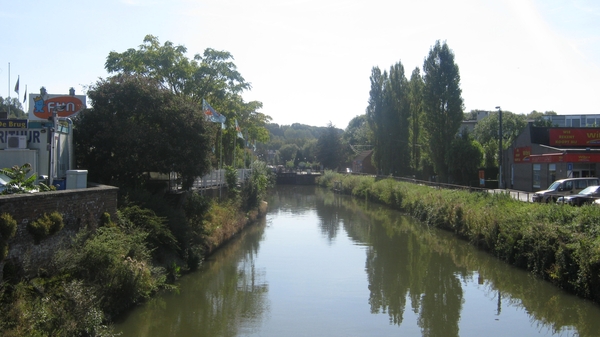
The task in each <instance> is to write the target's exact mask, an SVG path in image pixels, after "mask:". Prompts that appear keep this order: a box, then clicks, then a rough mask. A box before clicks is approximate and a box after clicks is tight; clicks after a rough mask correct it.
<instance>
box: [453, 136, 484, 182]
mask: <svg viewBox="0 0 600 337" xmlns="http://www.w3.org/2000/svg"><path fill="white" fill-rule="evenodd" d="M446 162H447V163H448V169H449V171H450V174H451V175H452V176H453V178H454V181H455V182H457V183H459V184H461V185H467V186H469V185H473V184H474V185H475V186H477V179H478V174H477V172H478V169H479V168H481V165H482V163H483V147H482V146H481V144H479V143H478V142H477V141H476V140H474V139H473V138H472V137H471V135H470V134H468V133H467V132H463V133H461V135H460V136H459V137H457V138H455V139H454V140H453V141H452V144H451V145H450V148H449V149H448V152H447V153H446ZM472 183H473V184H472Z"/></svg>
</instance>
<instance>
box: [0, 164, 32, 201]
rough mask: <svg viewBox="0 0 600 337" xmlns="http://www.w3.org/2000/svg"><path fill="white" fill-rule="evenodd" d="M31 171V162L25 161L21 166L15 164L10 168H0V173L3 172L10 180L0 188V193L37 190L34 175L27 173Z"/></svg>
mask: <svg viewBox="0 0 600 337" xmlns="http://www.w3.org/2000/svg"><path fill="white" fill-rule="evenodd" d="M30 171H31V164H29V163H25V164H23V165H22V166H18V165H15V166H13V167H10V168H3V169H0V173H1V174H4V175H5V176H7V177H8V178H10V181H9V182H8V183H7V184H6V186H5V187H4V190H2V193H0V194H13V193H15V194H18V193H29V192H31V191H37V186H35V181H36V175H35V174H32V175H29V172H30Z"/></svg>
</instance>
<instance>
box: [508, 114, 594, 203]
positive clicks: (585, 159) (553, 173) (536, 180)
mask: <svg viewBox="0 0 600 337" xmlns="http://www.w3.org/2000/svg"><path fill="white" fill-rule="evenodd" d="M590 116H594V117H590V118H589V119H588V118H585V116H584V118H583V121H584V122H583V123H582V122H581V121H582V119H581V118H580V119H579V122H575V123H574V122H573V120H575V118H574V117H573V116H570V118H568V119H569V120H570V122H569V123H568V125H577V126H566V125H567V123H565V124H564V125H565V126H561V127H535V126H533V124H532V123H528V125H527V127H526V128H525V129H524V130H523V132H521V134H520V135H519V136H518V137H517V139H515V141H514V142H513V143H512V144H511V145H510V147H509V148H508V149H506V150H505V151H504V152H503V156H502V157H503V163H502V166H503V168H507V169H504V170H503V171H504V172H503V177H502V178H503V181H505V182H506V183H505V187H506V188H510V189H516V190H522V191H531V192H533V191H539V190H544V189H546V188H547V187H548V186H550V184H552V182H554V181H555V180H558V179H564V178H578V177H597V176H598V173H599V172H600V170H599V164H600V128H597V127H579V126H580V125H583V126H587V125H588V123H587V122H586V121H587V120H590V121H591V120H592V119H593V120H594V125H596V123H595V118H596V117H595V116H596V115H590ZM552 117H555V118H563V119H566V118H564V117H565V116H552ZM579 117H581V116H579ZM599 117H600V116H599ZM555 125H556V124H555Z"/></svg>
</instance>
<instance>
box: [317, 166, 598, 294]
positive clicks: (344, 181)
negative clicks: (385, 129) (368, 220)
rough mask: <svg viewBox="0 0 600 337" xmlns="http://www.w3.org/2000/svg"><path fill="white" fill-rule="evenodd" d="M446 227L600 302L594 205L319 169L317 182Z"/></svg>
mask: <svg viewBox="0 0 600 337" xmlns="http://www.w3.org/2000/svg"><path fill="white" fill-rule="evenodd" d="M336 181H338V182H341V189H342V190H341V192H342V193H344V194H350V195H353V196H355V197H360V198H365V199H368V200H370V201H374V202H378V203H383V204H385V205H388V206H389V207H392V208H394V209H397V210H400V211H403V212H405V213H408V214H410V215H412V216H414V217H416V218H418V219H420V220H421V221H423V222H424V223H425V224H427V225H429V226H433V227H438V228H443V229H446V230H451V231H453V232H454V233H456V234H457V235H458V236H459V237H461V238H464V239H466V240H469V241H470V242H471V243H472V244H474V245H476V246H478V247H480V248H482V249H484V250H487V251H489V252H490V253H492V254H494V255H495V256H497V257H498V258H500V259H502V260H504V261H506V262H508V263H510V264H512V265H515V266H518V267H521V268H524V269H527V270H528V271H530V272H531V273H533V274H535V275H537V276H539V277H542V278H544V279H546V280H549V281H550V282H552V283H553V284H555V285H556V286H558V287H560V288H563V289H565V290H567V291H570V292H573V293H575V294H577V295H579V296H581V297H584V298H588V299H591V300H593V301H595V302H597V303H600V236H599V234H600V207H594V206H583V207H571V206H566V205H557V204H534V203H525V202H521V201H518V200H514V199H512V198H511V197H510V196H508V195H506V194H489V193H482V192H468V191H458V190H444V189H435V188H432V187H428V186H422V185H417V184H412V183H406V182H399V181H396V180H393V179H389V178H388V179H383V180H378V181H376V179H375V178H373V177H367V176H354V175H340V174H336V173H333V172H326V173H325V174H324V175H323V176H322V177H321V178H320V180H319V184H320V185H321V186H324V187H327V188H333V187H334V182H336Z"/></svg>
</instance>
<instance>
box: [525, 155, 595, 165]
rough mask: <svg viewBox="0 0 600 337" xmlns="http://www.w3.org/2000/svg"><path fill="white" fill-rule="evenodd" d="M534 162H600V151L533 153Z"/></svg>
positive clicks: (532, 159) (532, 160)
mask: <svg viewBox="0 0 600 337" xmlns="http://www.w3.org/2000/svg"><path fill="white" fill-rule="evenodd" d="M531 162H532V163H565V162H569V163H600V153H565V154H562V153H549V154H539V155H531Z"/></svg>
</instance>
